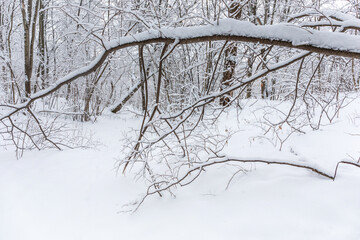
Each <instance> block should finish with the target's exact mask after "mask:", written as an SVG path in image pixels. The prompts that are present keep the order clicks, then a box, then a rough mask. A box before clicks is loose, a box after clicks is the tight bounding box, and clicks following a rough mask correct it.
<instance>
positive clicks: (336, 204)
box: [0, 100, 360, 240]
mask: <svg viewBox="0 0 360 240" xmlns="http://www.w3.org/2000/svg"><path fill="white" fill-rule="evenodd" d="M267 104H269V103H267V102H266V101H258V102H255V103H254V102H253V101H249V103H248V104H247V107H245V109H244V110H243V111H242V112H241V114H240V115H239V116H238V117H239V118H240V124H238V123H237V122H236V118H237V116H236V115H237V112H236V111H235V110H230V111H229V112H228V113H226V114H225V115H224V116H223V117H222V120H221V122H220V128H227V129H233V130H239V131H238V132H237V133H236V134H235V135H233V137H232V138H231V139H230V141H229V143H228V146H227V147H226V149H225V150H224V151H225V153H226V154H228V155H231V156H237V157H239V158H263V159H266V158H270V159H280V160H281V159H288V160H289V161H291V160H298V161H303V162H305V163H307V164H312V165H317V166H319V167H321V168H322V169H326V171H329V172H332V171H333V170H334V169H335V165H336V163H337V162H338V161H341V160H348V161H353V160H352V159H351V158H350V157H353V158H354V159H355V160H357V158H359V157H360V136H359V134H360V110H359V108H358V106H359V104H360V101H359V100H357V101H354V102H353V103H352V104H350V105H349V106H348V107H347V108H346V109H344V111H343V112H342V113H341V115H340V118H338V119H336V120H335V122H333V123H332V124H328V125H326V126H323V127H322V128H321V130H319V131H312V130H307V134H305V135H303V134H301V135H300V134H299V135H293V137H292V138H290V139H289V140H288V141H287V142H285V144H284V146H283V148H282V151H279V150H278V146H273V144H272V143H270V142H269V141H268V140H266V139H264V138H257V137H258V136H261V134H260V130H259V129H258V128H256V127H254V126H253V125H252V121H253V120H254V118H255V117H259V115H261V110H258V109H262V108H263V107H264V106H266V105H267ZM256 115H257V116H256ZM245 119H247V121H245ZM246 122H248V123H246ZM139 124H140V119H136V118H134V117H132V116H131V115H129V114H126V113H124V112H122V113H121V114H119V115H117V116H116V117H111V116H104V117H101V118H100V119H99V121H98V122H96V123H95V124H90V123H89V124H86V125H85V126H84V128H85V129H91V130H92V131H93V132H94V138H96V139H98V140H99V141H101V143H102V145H101V146H99V147H97V149H87V150H83V149H75V150H70V149H69V150H64V151H56V150H45V151H41V152H38V151H33V152H27V153H25V155H24V157H23V158H21V159H19V160H16V158H15V154H14V153H13V151H11V150H10V149H9V150H4V149H2V150H0V239H1V240H24V239H26V240H49V239H51V240H64V239H66V240H82V239H84V240H85V239H86V240H95V239H96V240H98V239H105V240H112V239H114V240H115V239H157V240H159V239H160V240H161V239H206V240H212V239H247V240H252V239H254V240H258V239H259V240H260V239H267V240H272V239H274V240H275V239H276V240H279V239H280V240H281V239H284V240H285V239H286V240H288V239H292V240H296V239H299V240H300V239H301V240H303V239H310V240H311V239H314V240H315V239H316V240H318V239H327V240H338V239H346V240H358V239H360V191H359V186H360V169H359V168H355V167H353V166H346V165H342V166H340V168H339V172H338V177H337V179H336V181H334V182H333V181H331V180H328V179H326V178H324V177H321V176H319V175H316V174H315V173H313V172H310V171H307V170H304V169H297V168H292V167H287V166H272V165H263V164H256V165H255V164H252V165H246V164H243V165H241V166H244V167H245V168H246V169H248V170H250V171H248V172H247V173H246V174H238V175H236V176H235V177H234V178H233V180H232V181H231V183H230V187H229V189H228V190H225V187H226V185H227V183H228V181H229V179H230V178H231V176H232V174H233V173H234V172H235V171H236V170H237V169H236V168H234V167H231V166H224V165H217V166H212V167H209V168H207V171H206V173H205V174H203V175H202V176H200V178H199V179H197V180H196V181H195V182H194V183H193V184H191V185H189V186H187V187H184V188H178V189H177V190H175V191H174V192H175V193H176V196H177V197H176V198H171V197H164V198H159V197H158V196H155V195H154V196H152V197H150V198H149V199H148V200H147V201H146V202H145V203H144V205H143V206H142V207H141V208H140V209H139V210H138V211H137V212H136V213H134V214H132V215H131V214H127V213H121V212H120V211H121V210H123V208H122V206H123V204H126V203H129V202H130V201H132V200H134V199H136V198H137V197H138V195H139V194H141V193H143V191H144V186H143V185H142V183H141V182H134V180H133V177H132V176H131V174H129V175H126V176H123V175H121V174H116V171H115V170H114V166H115V163H116V159H117V158H121V154H122V149H121V144H120V142H119V139H120V138H121V134H122V132H128V129H130V128H135V127H138V126H139Z"/></svg>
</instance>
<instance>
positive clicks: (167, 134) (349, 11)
mask: <svg viewBox="0 0 360 240" xmlns="http://www.w3.org/2000/svg"><path fill="white" fill-rule="evenodd" d="M359 16H360V6H359V2H358V1H357V0H346V1H345V0H344V1H340V0H338V1H336V0H316V1H307V0H305V1H304V0H228V1H224V0H189V1H179V0H145V1H140V0H131V1H125V0H76V1H70V0H16V1H9V0H0V102H1V106H0V136H1V140H0V143H1V145H2V146H4V147H6V148H8V149H11V151H13V150H15V152H16V156H17V157H18V158H20V157H22V156H23V154H25V155H26V153H25V152H26V151H29V150H35V149H38V150H44V149H48V148H56V149H59V150H62V149H68V148H77V147H81V148H88V147H92V146H94V145H96V143H94V142H96V141H95V140H94V139H89V137H88V136H86V134H83V133H82V132H81V130H80V128H78V127H77V126H79V125H81V124H83V125H87V124H89V123H96V122H97V120H98V119H99V118H101V117H109V118H112V117H113V118H116V117H118V116H122V115H123V114H130V113H131V115H132V116H133V117H135V118H136V119H138V120H139V121H138V126H133V127H134V130H133V132H129V133H128V134H127V136H123V134H122V133H120V132H116V131H114V132H113V133H112V134H114V135H116V136H117V137H118V139H121V140H122V143H123V144H122V145H121V144H119V149H118V151H119V152H121V154H122V155H121V158H119V160H118V161H117V163H116V169H117V171H118V172H119V173H124V174H126V173H129V174H133V175H135V178H136V179H140V180H141V181H144V182H145V184H146V187H147V191H146V193H145V194H144V196H143V197H142V198H140V199H139V201H138V202H136V203H134V205H133V206H130V207H131V210H132V211H133V210H136V209H137V208H138V207H139V206H140V204H141V203H142V202H143V200H144V199H145V198H147V197H148V196H150V195H159V196H163V195H164V194H166V193H170V194H171V195H172V194H173V193H172V190H173V189H174V188H175V187H177V186H185V185H188V184H190V183H192V182H193V181H194V180H195V179H197V178H198V177H199V175H200V174H202V173H203V172H205V171H206V169H207V168H209V167H211V166H212V165H225V164H235V165H236V164H241V163H258V164H264V163H265V164H275V165H286V166H290V167H294V168H302V169H307V170H310V171H311V172H313V174H314V176H321V177H324V178H325V179H329V180H334V179H335V178H336V175H337V171H338V167H339V165H349V166H351V167H353V168H358V167H360V165H359V162H358V158H359V156H360V155H359V156H355V155H354V156H351V157H352V158H351V159H345V160H344V159H338V161H337V162H338V164H337V165H336V168H335V166H334V168H331V169H323V168H321V167H320V166H318V165H317V163H315V162H303V161H301V160H299V159H295V160H291V159H274V158H272V157H269V158H266V157H264V156H262V155H259V157H257V156H256V153H255V154H254V155H252V156H247V155H244V156H242V155H236V156H229V155H228V154H227V152H226V151H224V149H225V148H226V146H227V144H228V143H229V141H231V139H232V136H233V134H235V131H233V130H232V129H228V128H227V127H223V125H222V124H221V121H224V119H223V118H222V117H223V115H226V114H229V111H230V110H233V111H237V112H238V113H239V114H238V115H240V112H241V111H242V110H243V109H244V107H245V105H246V104H245V103H249V102H251V101H253V103H254V104H255V102H256V100H258V101H261V102H262V103H267V105H266V106H264V107H263V112H261V114H260V115H256V116H255V114H254V116H255V117H253V118H252V120H251V121H252V122H251V124H252V125H253V126H257V127H259V128H260V129H261V130H262V132H261V134H260V135H259V138H261V139H266V140H268V141H269V142H271V143H272V144H273V145H274V147H275V148H276V149H277V150H282V149H283V145H284V143H285V142H286V141H287V140H288V139H290V138H291V137H292V136H293V135H304V134H306V132H308V131H317V130H319V129H321V127H322V126H324V125H326V124H332V123H333V122H335V121H336V119H337V118H338V117H339V115H340V114H341V110H342V108H344V107H346V106H347V105H348V104H350V103H351V102H352V101H354V100H356V98H357V97H358V93H359V86H360V68H359V66H360V36H359V35H358V32H359V30H360V19H359ZM229 109H230V110H229ZM249 114H251V113H249ZM234 118H236V116H235V117H234ZM355 118H359V116H356V117H354V119H355ZM221 119H222V120H221ZM354 121H355V120H354ZM354 134H355V133H354ZM355 135H356V134H355ZM355 150H356V149H355ZM357 150H358V149H357ZM239 171H240V170H239ZM359 171H360V169H359Z"/></svg>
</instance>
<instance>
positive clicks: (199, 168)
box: [133, 156, 360, 212]
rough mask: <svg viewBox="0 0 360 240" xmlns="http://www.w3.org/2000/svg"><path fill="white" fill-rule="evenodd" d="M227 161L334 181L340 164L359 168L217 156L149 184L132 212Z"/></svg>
mask: <svg viewBox="0 0 360 240" xmlns="http://www.w3.org/2000/svg"><path fill="white" fill-rule="evenodd" d="M227 163H263V164H267V165H282V166H289V167H295V168H302V169H305V170H309V171H311V172H314V173H316V174H318V175H320V176H322V177H324V178H327V179H330V180H333V181H335V179H336V175H337V172H338V167H339V165H340V164H347V165H352V166H355V167H357V168H360V165H359V164H358V163H354V162H349V161H340V162H338V163H337V165H336V168H335V171H334V172H333V173H329V172H327V171H325V170H323V169H321V168H319V167H318V166H316V165H314V164H308V163H304V162H302V161H286V160H278V159H261V158H246V159H240V158H237V157H230V156H219V157H218V158H213V159H208V161H206V162H204V163H201V164H198V165H196V166H193V167H192V168H190V169H187V170H186V171H185V172H184V173H183V174H182V175H181V176H179V177H177V178H176V179H174V180H172V181H161V182H156V183H153V184H151V185H150V186H149V187H148V189H147V192H146V194H145V196H144V197H143V198H142V199H141V200H140V201H139V202H136V203H134V205H135V206H136V207H135V209H134V210H133V212H135V211H137V209H138V208H139V207H140V206H141V205H142V204H143V202H144V201H145V200H146V199H147V198H148V197H149V196H151V195H154V194H161V193H162V192H164V191H170V190H171V188H173V187H175V186H180V187H183V186H186V185H188V184H190V183H192V182H193V181H195V180H196V179H197V178H198V177H199V176H200V174H201V173H202V172H203V171H204V170H205V168H207V167H210V166H213V165H218V164H227Z"/></svg>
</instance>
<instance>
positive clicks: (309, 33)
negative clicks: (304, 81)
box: [0, 19, 360, 121]
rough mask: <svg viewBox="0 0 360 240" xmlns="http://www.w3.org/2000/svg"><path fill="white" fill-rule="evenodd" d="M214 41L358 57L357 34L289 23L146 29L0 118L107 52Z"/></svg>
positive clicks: (26, 104)
mask: <svg viewBox="0 0 360 240" xmlns="http://www.w3.org/2000/svg"><path fill="white" fill-rule="evenodd" d="M216 40H227V41H241V42H253V43H261V44H269V45H277V46H284V47H289V48H296V49H302V50H307V51H309V52H316V53H321V54H326V55H337V56H344V57H354V58H360V37H359V36H352V35H349V34H345V33H336V32H326V31H317V30H312V29H310V30H309V29H304V28H301V27H300V26H298V25H295V24H291V23H280V24H276V25H268V26H256V25H254V24H252V23H249V22H245V21H239V20H235V19H223V20H220V21H219V22H218V23H216V24H213V25H204V26H195V27H179V28H164V29H161V31H160V30H148V31H145V32H142V33H138V34H135V35H132V36H125V37H121V38H119V39H117V40H113V41H109V42H107V43H104V46H105V49H104V50H103V51H102V52H101V53H100V54H99V55H98V57H96V58H95V59H94V60H93V61H92V62H91V63H90V64H89V65H88V66H85V67H82V68H79V69H78V70H76V71H74V72H72V73H70V74H68V75H66V76H64V77H63V78H61V79H59V80H58V81H56V82H55V83H54V84H53V85H52V86H50V87H49V88H47V89H44V90H42V91H39V92H37V93H36V94H33V95H31V96H30V97H29V98H28V99H27V100H26V101H25V102H23V103H21V104H18V105H14V106H10V105H6V107H9V108H11V111H9V112H8V113H6V114H3V115H2V116H0V121H2V120H4V119H6V118H8V117H9V116H12V115H13V114H15V113H17V112H19V111H21V110H23V109H26V108H29V107H30V105H31V104H32V103H33V102H34V101H36V100H37V99H41V98H43V97H45V96H47V95H49V94H51V93H53V92H55V91H57V90H58V89H60V88H61V87H62V86H64V85H66V84H68V83H71V82H72V81H74V80H76V79H78V78H80V77H82V76H86V75H88V74H90V73H92V72H93V71H95V70H96V69H98V68H99V67H100V66H101V65H102V64H103V62H104V61H105V60H106V58H107V56H108V55H109V54H110V53H112V52H115V51H117V50H119V49H124V48H128V47H132V46H138V45H145V44H150V43H165V44H171V43H174V42H177V43H178V44H189V43H199V42H205V41H216Z"/></svg>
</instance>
